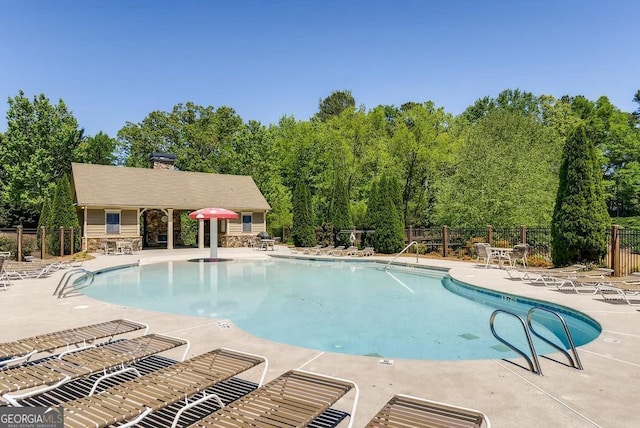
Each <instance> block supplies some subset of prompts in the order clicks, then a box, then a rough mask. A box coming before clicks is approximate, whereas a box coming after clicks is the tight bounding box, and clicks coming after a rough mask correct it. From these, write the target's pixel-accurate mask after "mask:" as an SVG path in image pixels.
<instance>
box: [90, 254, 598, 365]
mask: <svg viewBox="0 0 640 428" xmlns="http://www.w3.org/2000/svg"><path fill="white" fill-rule="evenodd" d="M83 292H84V293H85V294H87V295H89V296H91V297H94V298H96V299H99V300H103V301H108V302H111V303H114V304H118V305H124V306H133V307H138V308H144V309H149V310H154V311H162V312H169V313H178V314H183V315H197V316H205V317H213V318H220V319H229V320H231V321H232V322H233V323H234V324H235V325H237V326H238V327H240V328H242V329H243V330H245V331H247V332H249V333H251V334H254V335H256V336H259V337H262V338H265V339H269V340H272V341H276V342H282V343H288V344H292V345H297V346H302V347H307V348H313V349H318V350H325V351H330V352H339V353H348V354H356V355H369V356H376V357H381V358H412V359H432V360H458V359H465V360H466V359H488V358H506V357H513V356H516V354H515V353H513V352H512V351H510V350H509V349H508V348H506V347H505V346H504V345H502V344H501V343H500V342H498V341H497V340H496V339H495V338H494V337H493V335H492V334H491V331H490V328H489V317H490V316H491V313H492V312H493V311H494V310H495V309H497V308H501V309H505V308H506V309H508V310H511V311H514V312H516V313H518V314H526V312H527V310H528V309H529V308H530V307H531V306H532V304H534V302H531V301H527V300H524V299H520V298H517V299H516V298H515V297H509V296H507V298H505V296H504V295H501V294H499V293H496V292H491V291H488V290H483V289H478V288H476V287H471V286H467V285H464V284H460V283H457V282H455V281H453V280H451V279H450V278H449V277H447V276H446V273H445V272H439V271H430V270H425V269H419V270H417V269H390V270H388V271H384V270H382V269H381V268H380V265H379V264H375V263H363V262H345V261H339V262H334V261H312V260H292V259H269V260H234V261H230V262H226V263H203V262H198V263H193V262H188V261H174V262H166V263H158V264H148V265H142V266H136V267H130V268H126V269H117V270H111V271H107V272H104V273H100V274H99V275H96V277H95V281H94V283H93V284H92V285H91V287H88V288H86V289H84V290H83ZM552 308H553V309H556V310H559V311H561V314H562V316H563V317H564V318H565V320H566V321H567V324H568V325H569V328H570V330H571V332H572V335H573V339H574V341H575V343H576V345H577V346H579V345H582V344H585V343H588V342H589V341H591V340H593V339H594V338H595V337H597V336H598V335H599V333H600V326H599V325H598V324H597V322H595V321H594V320H592V319H591V318H589V317H587V316H585V315H582V314H580V313H577V312H574V311H571V310H569V309H567V308H562V307H555V306H554V307H552ZM543 324H544V325H543ZM560 328H561V327H560V325H559V323H558V325H557V326H555V325H553V323H550V322H548V320H546V321H545V320H543V321H542V324H540V325H536V330H538V329H540V331H542V332H546V333H549V334H553V333H555V332H556V330H559V329H560ZM496 330H497V331H498V332H499V333H500V334H501V335H503V336H504V337H507V338H517V339H514V340H513V343H514V344H516V345H518V346H520V347H521V349H527V348H526V340H525V339H524V335H523V333H522V327H520V326H519V325H518V324H517V323H516V322H513V320H509V319H507V318H506V317H499V318H497V319H496ZM558 343H559V342H558ZM536 349H537V350H538V352H539V353H540V354H545V353H548V352H551V351H552V350H551V349H550V348H549V347H548V346H546V345H544V344H543V343H541V342H540V343H538V342H536Z"/></svg>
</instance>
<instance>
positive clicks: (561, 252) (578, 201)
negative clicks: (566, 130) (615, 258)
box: [551, 125, 610, 266]
mask: <svg viewBox="0 0 640 428" xmlns="http://www.w3.org/2000/svg"><path fill="white" fill-rule="evenodd" d="M609 225H610V218H609V215H608V213H607V210H606V205H605V200H604V190H603V186H602V175H601V172H600V168H599V165H598V163H597V157H596V151H595V148H594V146H593V143H592V142H591V140H590V139H589V138H587V133H586V127H585V126H584V125H579V126H578V127H577V128H576V130H575V132H574V133H573V135H571V136H570V137H569V138H568V139H567V142H566V143H565V147H564V154H563V158H562V166H561V168H560V184H559V186H558V194H557V198H556V205H555V209H554V212H553V221H552V224H551V242H552V247H553V263H554V265H556V266H564V265H568V264H571V263H598V262H599V261H600V260H601V258H602V257H603V256H604V255H605V254H606V251H607V248H606V235H605V234H606V227H607V226H609Z"/></svg>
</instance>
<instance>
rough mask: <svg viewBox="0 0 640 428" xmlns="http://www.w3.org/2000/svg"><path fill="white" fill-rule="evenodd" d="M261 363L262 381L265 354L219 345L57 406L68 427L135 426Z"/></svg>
mask: <svg viewBox="0 0 640 428" xmlns="http://www.w3.org/2000/svg"><path fill="white" fill-rule="evenodd" d="M261 363H265V367H264V370H263V373H262V378H261V380H260V384H261V383H262V380H263V379H264V376H265V375H266V371H267V368H268V362H267V360H266V359H265V358H264V357H261V356H257V355H252V354H246V353H244V352H239V351H233V350H230V349H222V348H221V349H216V350H213V351H210V352H207V353H205V354H201V355H198V356H196V357H193V358H191V359H189V360H186V361H183V362H179V363H176V364H173V365H171V366H169V367H165V368H162V369H159V370H157V371H154V372H151V373H149V374H147V375H144V376H141V377H139V378H136V379H133V380H130V381H127V382H124V383H121V384H119V385H116V386H113V387H111V388H108V389H106V390H104V391H102V392H100V393H96V394H92V395H89V396H88V397H83V398H79V399H76V400H71V401H68V402H66V403H64V404H61V405H60V406H56V407H58V408H63V409H64V414H65V427H78V428H80V427H82V428H84V427H88V426H91V427H97V428H99V427H106V426H109V425H113V424H121V423H125V424H124V425H122V426H133V425H135V424H137V423H139V422H140V421H142V420H143V419H144V418H145V417H146V416H147V415H148V414H150V413H152V412H154V411H157V410H160V409H164V408H166V407H168V406H170V405H172V404H174V403H177V402H179V401H186V400H187V399H188V398H189V397H193V396H194V395H195V394H196V393H198V392H201V391H204V390H205V389H207V388H209V387H211V386H213V385H215V384H217V383H220V382H222V381H224V380H227V379H230V378H231V377H233V376H236V375H238V374H240V373H242V372H244V371H246V370H249V369H250V368H252V367H255V366H257V365H259V364H261ZM204 398H208V396H207V397H204ZM200 400H201V399H200ZM196 401H199V400H196ZM56 407H54V410H55V409H56Z"/></svg>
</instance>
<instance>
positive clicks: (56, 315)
mask: <svg viewBox="0 0 640 428" xmlns="http://www.w3.org/2000/svg"><path fill="white" fill-rule="evenodd" d="M268 254H289V250H288V249H285V248H284V247H280V249H279V250H277V251H275V252H273V253H271V252H267V253H265V252H261V251H256V250H252V249H227V248H220V249H219V255H220V257H224V258H249V257H257V258H261V257H267V256H268ZM207 256H208V249H205V250H195V249H194V250H191V249H186V250H176V251H167V250H145V251H142V252H140V253H138V254H135V255H125V256H104V255H96V258H95V259H93V260H89V261H87V262H85V263H84V265H83V267H84V268H86V269H88V270H98V269H102V268H105V267H109V266H117V265H123V264H129V263H136V262H138V260H140V262H141V263H150V262H156V261H163V260H171V259H185V258H194V257H207ZM340 259H341V260H345V259H346V258H340ZM376 259H385V258H380V257H376ZM386 260H389V258H386ZM402 261H403V262H412V263H414V262H416V259H415V258H412V257H403V258H402ZM418 264H419V265H423V266H433V267H438V268H448V269H449V274H450V275H451V276H452V277H454V278H455V279H457V280H459V281H462V282H465V283H469V284H473V285H478V286H481V287H485V288H489V289H493V290H497V291H501V292H506V293H512V294H518V295H521V296H525V297H529V298H534V299H540V300H545V301H549V302H553V303H558V304H561V305H565V306H569V307H572V308H574V309H577V310H580V311H582V312H584V313H585V314H587V315H589V316H591V317H593V318H594V319H596V320H597V321H598V322H599V323H600V324H601V325H602V329H603V331H602V334H601V335H600V336H599V337H598V338H597V339H596V340H594V341H593V342H591V343H589V344H587V345H585V346H581V347H580V348H578V352H579V355H580V359H581V360H582V364H583V366H584V371H579V370H576V369H572V368H569V367H567V366H565V365H563V364H558V363H556V362H553V361H550V360H549V359H546V358H541V359H540V364H541V366H542V370H543V373H544V376H538V375H536V374H533V373H531V372H530V371H528V370H526V369H525V368H523V367H521V366H524V365H525V364H526V363H525V362H524V360H522V359H513V360H511V361H512V362H514V363H517V364H519V365H516V364H513V363H511V362H508V361H506V360H473V361H422V360H403V359H394V361H393V364H392V365H385V364H380V359H379V358H374V357H364V356H354V355H344V354H334V353H328V352H322V351H317V350H313V349H304V348H299V347H295V346H290V345H286V344H281V343H274V342H270V341H267V340H264V339H261V338H258V337H255V336H253V335H251V334H249V333H246V332H244V331H242V330H241V329H239V328H237V327H235V326H234V325H233V323H222V324H219V321H221V320H220V319H212V318H206V317H197V316H193V317H189V316H181V315H173V314H165V313H159V312H153V311H148V310H142V309H137V308H134V307H122V306H117V305H113V304H110V303H105V302H101V301H97V300H95V299H92V298H89V297H87V296H83V295H80V296H74V297H69V298H66V299H57V298H55V297H53V296H52V293H53V290H54V289H55V287H56V285H57V284H58V281H59V279H60V277H61V276H62V275H63V273H64V272H65V271H64V270H62V271H57V272H55V273H54V274H53V275H52V276H50V277H48V278H43V279H30V280H16V281H12V285H11V286H9V287H8V289H7V290H6V291H2V290H1V289H0V308H1V311H0V326H1V330H0V342H6V341H10V340H13V339H17V338H20V337H25V336H30V335H35V334H41V333H45V332H49V331H55V330H59V329H63V328H69V327H75V326H79V325H83V324H89V323H94V322H100V321H107V320H110V319H116V318H129V319H132V320H136V321H140V322H145V323H148V324H149V325H150V327H151V330H150V331H151V332H156V333H165V334H171V335H174V336H179V337H183V338H186V339H189V340H190V342H191V349H190V351H189V356H194V355H197V354H200V353H203V352H206V351H209V350H211V349H214V348H218V347H229V348H234V349H238V350H242V351H246V352H251V353H256V354H261V355H264V356H266V357H267V358H268V359H269V371H268V374H267V380H271V379H273V378H275V377H277V376H278V375H280V374H282V373H284V372H285V371H287V370H290V369H295V368H302V369H305V370H309V371H313V372H318V373H323V374H328V375H332V376H337V377H341V378H346V379H351V380H353V381H355V382H356V383H357V384H358V386H359V388H360V400H359V403H358V410H357V411H356V414H355V415H354V427H363V426H364V425H365V424H366V422H367V421H368V420H369V419H371V417H372V416H373V415H374V414H375V413H376V412H377V411H378V410H379V409H380V408H381V407H382V406H383V405H384V403H386V401H388V400H389V398H390V397H391V396H392V395H394V394H397V393H402V394H410V395H416V396H420V397H424V398H427V399H431V400H436V401H441V402H446V403H450V404H455V405H459V406H464V407H470V408H474V409H478V410H480V411H482V412H484V413H485V414H487V415H488V416H489V418H490V419H491V422H492V425H493V427H498V428H500V427H516V426H517V427H547V426H553V427H631V426H640V412H638V411H637V410H636V409H635V405H636V404H637V402H638V400H639V399H640V382H639V381H640V313H639V312H638V309H640V306H629V305H627V304H626V303H625V304H614V303H610V302H605V301H603V300H602V299H601V297H600V296H594V295H590V294H581V295H577V294H575V293H562V292H557V291H552V290H550V289H547V288H546V287H544V286H541V287H537V286H531V285H528V284H525V283H522V282H520V281H514V280H510V279H509V278H508V276H507V274H506V272H505V271H504V270H499V269H484V268H479V267H476V266H475V264H473V263H469V262H457V261H450V260H442V259H426V258H421V259H419V260H418ZM487 322H489V321H488V320H487ZM496 343H497V341H496ZM182 352H183V349H178V350H175V351H171V352H169V353H167V354H166V355H168V356H171V357H175V358H178V357H180V356H181V354H182ZM554 357H555V356H554ZM557 359H558V360H559V361H562V356H561V355H558V356H557ZM250 376H252V374H250ZM240 377H243V376H240ZM249 380H254V379H251V378H249ZM345 398H346V399H343V400H342V402H339V404H338V405H337V406H335V407H336V408H338V409H341V410H345V411H349V409H350V406H351V400H352V399H353V393H350V394H348V395H347V396H346V397H345ZM343 425H345V426H346V424H343Z"/></svg>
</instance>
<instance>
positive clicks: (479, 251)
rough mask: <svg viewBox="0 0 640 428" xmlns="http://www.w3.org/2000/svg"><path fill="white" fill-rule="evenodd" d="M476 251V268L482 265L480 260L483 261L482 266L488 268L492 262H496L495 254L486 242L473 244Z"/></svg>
mask: <svg viewBox="0 0 640 428" xmlns="http://www.w3.org/2000/svg"><path fill="white" fill-rule="evenodd" d="M473 247H474V248H475V250H476V266H481V265H480V259H482V266H484V267H485V268H488V267H489V265H490V264H491V261H492V260H496V259H495V257H494V254H493V253H492V252H491V250H490V247H491V246H490V245H489V244H487V243H486V242H476V243H475V244H473Z"/></svg>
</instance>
